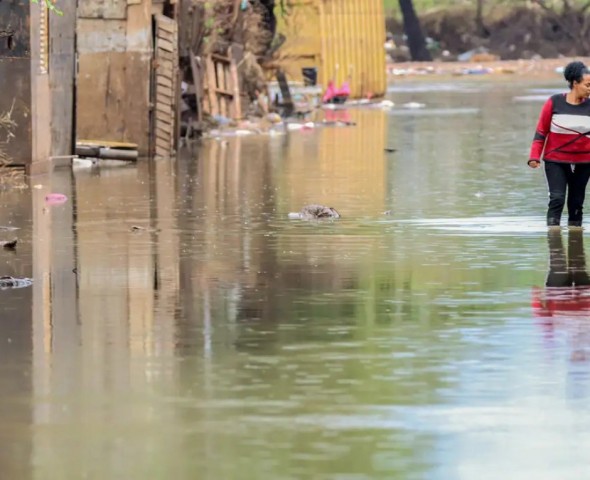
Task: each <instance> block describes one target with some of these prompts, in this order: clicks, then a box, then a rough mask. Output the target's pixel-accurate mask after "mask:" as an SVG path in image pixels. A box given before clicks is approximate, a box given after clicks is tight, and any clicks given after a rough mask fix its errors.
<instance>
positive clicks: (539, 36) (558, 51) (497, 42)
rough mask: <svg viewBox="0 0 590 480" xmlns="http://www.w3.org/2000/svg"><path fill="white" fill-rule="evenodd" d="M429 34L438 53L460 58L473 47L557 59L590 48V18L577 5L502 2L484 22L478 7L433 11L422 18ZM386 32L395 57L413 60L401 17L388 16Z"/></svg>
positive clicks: (505, 55) (503, 55) (501, 55)
mask: <svg viewBox="0 0 590 480" xmlns="http://www.w3.org/2000/svg"><path fill="white" fill-rule="evenodd" d="M420 20H421V23H422V27H423V30H424V32H425V35H426V36H428V37H430V38H431V39H432V41H431V42H429V49H430V50H431V53H432V55H433V57H435V58H441V59H442V58H446V59H448V60H456V59H457V57H458V56H459V55H461V54H463V53H465V52H468V51H470V50H473V49H477V48H482V49H485V50H486V51H487V52H489V54H490V55H492V56H496V57H498V59H501V60H516V59H522V58H524V59H535V58H536V59H539V58H557V57H559V56H576V55H587V54H588V53H589V52H590V50H589V49H590V42H589V41H588V40H587V39H586V38H587V37H588V28H589V25H590V18H588V16H587V15H586V14H581V13H580V12H579V11H578V10H577V9H572V10H571V11H570V12H569V13H561V12H560V13H559V14H556V13H555V12H552V11H545V10H541V9H540V8H533V7H526V6H516V7H512V8H510V7H507V6H498V7H495V8H491V9H486V10H485V11H484V18H483V26H480V25H478V24H477V21H476V12H475V9H474V8H469V7H456V8H444V9H442V8H441V9H435V10H431V11H428V12H426V13H424V14H422V15H421V16H420ZM387 31H388V32H389V33H390V34H392V35H393V38H394V41H395V44H396V46H397V47H398V48H396V49H395V51H394V52H392V58H393V59H394V60H396V61H404V60H410V57H409V53H408V51H407V49H406V48H404V43H405V42H404V40H403V26H402V23H401V21H400V19H397V18H393V17H390V18H388V19H387Z"/></svg>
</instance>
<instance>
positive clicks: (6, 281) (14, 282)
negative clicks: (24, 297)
mask: <svg viewBox="0 0 590 480" xmlns="http://www.w3.org/2000/svg"><path fill="white" fill-rule="evenodd" d="M31 285H33V280H32V279H30V278H14V277H0V290H7V289H9V288H26V287H30V286H31Z"/></svg>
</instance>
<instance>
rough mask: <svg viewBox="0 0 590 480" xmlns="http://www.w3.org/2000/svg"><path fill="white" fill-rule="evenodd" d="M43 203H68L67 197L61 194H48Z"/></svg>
mask: <svg viewBox="0 0 590 480" xmlns="http://www.w3.org/2000/svg"><path fill="white" fill-rule="evenodd" d="M45 201H46V202H47V204H48V205H62V204H63V203H66V202H67V201H68V197H66V196H65V195H64V194H63V193H50V194H49V195H47V196H46V197H45Z"/></svg>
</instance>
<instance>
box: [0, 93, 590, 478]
mask: <svg viewBox="0 0 590 480" xmlns="http://www.w3.org/2000/svg"><path fill="white" fill-rule="evenodd" d="M514 94H515V89H513V90H508V89H507V90H506V91H504V90H499V91H496V90H494V91H493V92H491V93H490V94H489V95H481V96H473V95H471V94H470V95H469V98H470V99H471V102H472V103H473V105H472V107H473V108H476V109H477V110H478V114H477V116H476V117H473V116H467V115H460V114H459V115H450V116H448V117H444V118H439V117H437V116H430V115H423V116H420V115H416V116H411V117H409V118H406V119H402V117H399V116H395V115H392V116H390V115H388V114H387V113H385V112H382V111H376V110H371V111H365V110H363V109H361V108H358V109H351V110H350V111H348V112H347V111H338V112H335V114H334V115H336V116H335V117H333V118H334V119H336V120H337V119H339V120H343V119H344V120H347V121H348V120H349V119H350V120H351V121H353V122H355V123H356V127H343V128H323V129H317V130H312V131H299V132H292V133H289V134H287V135H285V136H279V137H271V138H264V137H253V138H237V139H231V140H229V141H225V140H224V141H211V142H206V143H204V144H203V145H202V146H201V147H199V148H196V149H195V150H194V151H192V152H191V151H188V152H185V155H184V156H182V157H181V158H179V159H178V160H160V161H157V162H154V163H151V164H139V165H137V166H127V167H122V168H98V169H94V168H93V169H90V170H84V169H79V170H76V171H75V172H73V173H72V172H71V171H70V170H59V171H56V172H55V173H54V175H53V176H52V177H50V178H43V179H36V180H35V183H36V184H38V185H40V186H41V188H34V189H31V190H28V191H23V192H0V203H1V204H2V205H4V206H6V208H5V209H2V210H1V211H0V225H4V224H13V225H16V226H19V227H20V228H21V230H20V231H19V234H18V235H19V238H20V239H21V244H19V248H18V249H17V251H16V252H0V255H1V258H2V261H3V266H4V269H5V270H4V272H3V273H6V274H9V275H14V276H23V277H30V276H33V277H34V279H35V283H34V285H33V287H32V288H29V289H20V290H15V291H0V299H1V302H2V303H1V305H0V313H1V315H2V321H1V322H0V345H3V347H2V348H0V359H1V360H2V361H1V362H0V369H2V373H3V375H2V376H0V387H2V388H3V393H4V395H3V397H2V399H1V400H0V423H2V425H3V426H4V428H3V429H0V471H1V472H3V474H4V473H6V476H7V478H19V479H20V478H36V479H40V480H41V479H43V480H44V479H46V478H48V477H51V478H90V479H94V478H96V479H103V478H128V479H143V480H144V479H163V478H178V479H184V478H203V479H212V480H213V479H232V478H240V479H259V478H273V479H293V478H318V479H320V480H323V479H342V478H359V479H360V478H363V479H390V478H403V479H404V480H406V479H410V480H411V479H423V478H432V479H435V480H438V479H445V480H446V479H448V478H478V479H481V478H496V477H497V476H498V475H499V476H504V477H506V478H511V479H515V478H516V479H520V478H533V477H534V478H547V475H553V476H554V477H553V478H568V475H570V474H571V473H572V472H578V471H583V472H586V471H587V468H585V467H586V466H587V460H586V457H585V456H584V452H586V450H587V448H582V446H587V440H584V438H585V436H586V433H587V427H588V425H590V416H588V415H587V413H586V411H587V408H586V405H585V404H584V403H585V401H586V399H587V394H586V392H587V387H586V385H588V382H587V381H586V377H584V375H585V371H586V369H587V364H586V361H585V360H586V346H585V345H586V340H585V337H583V336H580V335H578V334H576V336H573V337H571V339H570V337H569V336H568V335H569V333H568V332H570V330H571V328H572V326H573V325H577V326H576V329H575V331H576V332H579V331H581V332H583V331H585V330H584V329H585V326H584V325H583V323H582V319H583V316H582V315H578V314H575V315H572V312H571V311H566V312H563V314H562V313H559V314H557V313H555V312H557V311H558V310H559V309H560V308H561V307H560V304H559V302H561V301H562V300H563V299H571V298H575V299H576V301H578V302H583V300H582V298H583V296H584V294H583V293H582V292H584V291H585V290H586V289H585V288H583V287H580V286H579V284H580V283H582V279H583V278H587V276H586V277H584V276H583V275H582V272H583V271H584V270H585V267H584V263H583V259H584V254H583V253H581V248H582V241H583V237H582V236H580V235H578V234H576V232H571V233H570V235H569V236H568V240H567V242H568V243H569V244H570V245H569V249H568V251H566V250H565V249H564V248H563V244H562V243H563V241H564V240H563V239H562V238H561V237H550V238H549V241H550V242H551V245H552V247H551V251H552V253H551V258H552V261H551V265H552V271H553V272H554V273H552V274H551V275H550V277H551V278H552V279H556V280H551V281H550V282H548V285H547V286H544V287H543V288H540V289H537V290H535V295H536V296H535V298H536V299H537V300H535V302H536V303H535V305H536V306H535V311H536V312H537V313H538V314H539V316H538V317H536V318H537V320H538V323H535V322H531V309H530V302H531V298H530V289H531V285H535V284H537V283H538V282H542V278H543V276H544V275H545V270H546V268H545V267H546V264H545V262H546V254H547V250H546V241H547V239H546V232H545V228H544V227H543V211H542V209H540V210H539V212H538V214H536V212H535V211H531V208H530V205H531V203H532V201H531V200H532V199H539V205H542V202H543V199H544V198H545V197H546V191H545V190H546V189H545V185H544V184H542V182H538V183H536V180H537V179H536V177H535V179H534V180H533V179H532V177H531V178H528V177H527V178H524V176H523V174H522V171H523V169H525V168H526V166H525V165H524V164H522V165H519V166H517V165H515V160H514V159H515V158H517V157H518V155H520V152H521V150H522V151H524V148H525V147H526V145H525V144H527V142H528V133H527V135H524V133H525V126H526V124H527V122H528V120H530V122H531V124H534V122H535V121H536V117H537V115H538V109H537V108H536V107H534V106H529V105H528V104H526V103H519V104H517V105H516V106H515V105H514V102H513V98H514ZM392 95H394V96H395V95H398V96H400V97H401V96H403V95H405V93H404V92H403V91H402V90H400V91H398V92H394V93H392ZM413 95H415V97H413V98H412V99H411V100H413V101H414V100H415V101H419V102H423V103H428V104H429V106H431V107H433V108H445V109H453V108H456V107H457V106H461V105H464V95H463V94H461V92H456V91H455V90H453V89H452V88H449V89H446V90H445V89H442V90H441V94H440V95H436V96H432V95H431V94H430V93H429V92H423V93H421V92H419V91H416V92H415V93H414V94H413ZM393 99H394V100H395V102H396V103H397V104H402V103H404V100H405V101H408V100H409V99H404V98H393ZM430 104H431V105H430ZM533 107H534V108H533ZM523 119H528V120H527V121H524V120H523ZM508 130H510V131H508ZM512 130H514V131H512ZM526 132H528V129H526ZM522 138H525V140H523V141H521V139H522ZM499 145H500V146H499ZM385 146H388V147H395V148H397V152H396V153H395V155H385V152H384V147H385ZM500 151H501V155H498V152H500ZM525 171H527V172H528V170H525ZM48 192H56V193H63V194H65V195H67V196H68V198H69V201H68V202H66V203H65V204H63V205H57V206H47V205H46V204H45V203H44V196H45V195H46V194H47V193H48ZM312 202H313V203H315V202H317V203H324V204H329V205H333V206H334V207H335V208H336V209H337V210H338V211H339V212H341V213H342V214H343V218H342V219H340V220H339V221H337V222H327V223H313V222H293V221H290V220H288V218H287V213H288V212H290V211H296V210H298V209H299V208H300V207H301V206H302V205H304V204H307V203H312ZM389 209H391V210H392V215H390V216H383V215H382V212H383V211H384V210H389ZM132 227H138V228H132ZM576 239H577V240H576ZM560 242H562V243H560ZM576 252H577V253H576ZM568 256H569V263H568ZM564 259H565V260H564ZM564 272H569V273H567V275H565V274H564ZM554 282H557V283H558V285H549V283H554ZM559 282H561V283H559ZM574 292H575V295H578V296H577V297H576V296H575V295H574ZM555 299H557V300H555ZM551 302H553V303H551ZM556 302H557V303H556ZM562 303H563V304H564V305H566V306H567V305H569V304H568V303H567V301H565V300H564V301H563V302H562ZM551 305H553V306H554V307H555V308H554V310H553V311H551V310H550V309H551ZM584 308H585V307H584ZM562 310H563V309H562ZM547 311H551V315H552V316H549V314H548V313H547ZM582 311H584V310H583V308H581V310H580V312H582ZM572 317H575V318H574V320H575V322H572ZM576 322H577V323H576ZM572 331H573V330H572ZM566 334H567V335H566ZM566 340H567V341H566ZM576 342H577V343H576ZM580 352H583V353H580ZM564 366H565V367H566V371H564V369H563V367H564ZM564 392H565V393H564ZM564 400H567V402H564ZM547 412H550V413H551V415H546V413H547ZM540 418H541V419H542V420H543V421H540V420H539V419H540ZM531 436H532V437H533V438H534V440H535V442H533V443H534V445H533V444H530V439H531ZM572 439H573V440H575V441H576V442H577V449H573V450H572V449H571V448H570V446H571V445H570V442H571V441H572ZM527 440H529V443H527ZM584 442H586V443H584ZM529 444H530V445H531V446H530V447H529V448H528V449H526V448H525V446H526V445H529ZM545 444H546V445H549V446H550V447H543V445H545ZM538 448H541V450H542V455H539V454H538V452H537V451H536V450H537V449H538ZM523 450H524V452H523ZM577 452H581V453H580V455H577ZM540 458H541V460H540ZM564 459H565V460H564ZM564 462H565V463H566V464H567V465H569V466H570V467H567V468H566V467H564V466H563V465H564ZM498 472H500V473H498ZM486 475H488V476H487V477H486ZM543 475H545V477H543ZM0 476H1V475H0ZM570 477H572V478H583V474H582V475H578V476H577V477H575V476H572V475H570Z"/></svg>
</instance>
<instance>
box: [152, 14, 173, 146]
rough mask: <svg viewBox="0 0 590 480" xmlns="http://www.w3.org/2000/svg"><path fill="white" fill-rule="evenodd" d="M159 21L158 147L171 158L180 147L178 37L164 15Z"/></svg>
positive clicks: (156, 85) (155, 123)
mask: <svg viewBox="0 0 590 480" xmlns="http://www.w3.org/2000/svg"><path fill="white" fill-rule="evenodd" d="M155 20H156V64H157V68H156V69H155V101H154V105H155V108H154V125H155V128H154V146H155V153H156V155H158V156H170V155H171V154H172V153H173V150H174V145H175V144H176V98H177V96H178V92H177V90H178V82H177V79H176V78H177V77H176V75H177V70H178V64H177V62H178V33H177V26H176V22H175V21H174V20H172V19H170V18H168V17H164V16H162V15H155Z"/></svg>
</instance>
